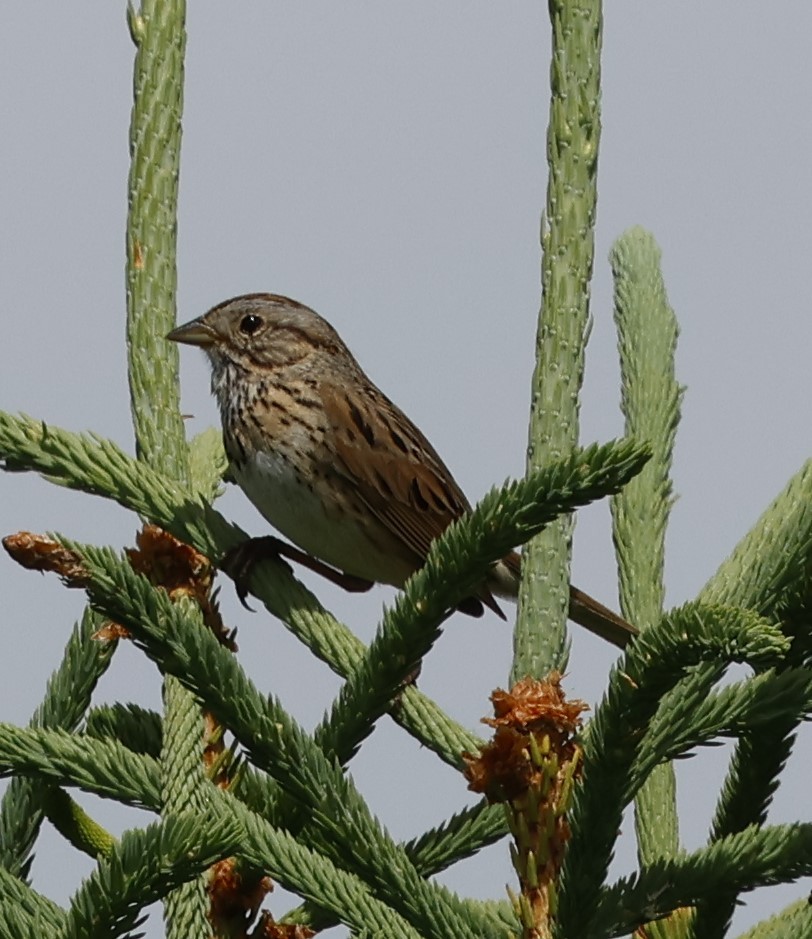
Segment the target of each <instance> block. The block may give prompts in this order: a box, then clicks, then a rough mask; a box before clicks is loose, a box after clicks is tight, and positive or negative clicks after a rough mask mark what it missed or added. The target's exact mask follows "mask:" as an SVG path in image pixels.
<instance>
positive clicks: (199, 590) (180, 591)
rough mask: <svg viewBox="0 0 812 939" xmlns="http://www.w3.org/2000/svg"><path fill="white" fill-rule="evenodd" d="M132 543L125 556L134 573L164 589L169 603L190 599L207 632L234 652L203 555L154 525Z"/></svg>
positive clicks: (144, 529)
mask: <svg viewBox="0 0 812 939" xmlns="http://www.w3.org/2000/svg"><path fill="white" fill-rule="evenodd" d="M135 543H136V546H137V547H135V548H128V549H127V551H126V552H125V553H126V555H127V558H128V560H129V562H130V564H131V565H132V568H133V570H134V571H136V573H138V574H143V575H144V576H145V577H147V578H148V579H149V580H150V581H151V582H152V583H153V584H155V585H156V586H157V587H163V588H164V590H166V592H167V593H168V594H169V596H170V597H171V598H172V600H178V599H179V598H180V597H189V598H190V599H192V600H195V601H197V603H198V604H199V605H200V609H201V610H202V611H203V619H204V620H205V622H206V625H207V626H208V627H209V629H210V630H211V631H212V632H213V633H214V635H215V636H217V638H218V639H219V640H220V642H221V643H222V644H223V645H224V646H225V647H226V648H227V649H230V650H231V651H232V652H236V650H237V644H236V643H235V642H234V633H233V632H232V631H230V630H227V629H226V627H225V625H224V624H223V620H222V617H221V616H220V610H219V608H218V606H217V603H216V601H215V600H214V598H213V597H212V592H211V587H212V581H213V579H214V569H213V567H212V565H211V562H210V561H209V559H208V558H207V557H206V556H205V554H201V553H200V552H199V551H197V550H196V549H195V548H193V547H191V545H188V544H185V543H184V542H183V541H179V540H178V539H177V538H176V537H175V536H174V535H170V534H169V532H168V531H164V530H163V529H162V528H159V527H158V526H157V525H149V524H148V525H144V527H143V528H142V529H141V531H140V532H139V533H138V534H137V535H136V538H135Z"/></svg>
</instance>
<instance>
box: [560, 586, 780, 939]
mask: <svg viewBox="0 0 812 939" xmlns="http://www.w3.org/2000/svg"><path fill="white" fill-rule="evenodd" d="M788 649H789V641H788V640H787V638H786V637H785V636H784V635H783V634H782V633H781V631H780V630H779V629H778V628H777V627H776V626H774V625H772V624H771V623H769V622H767V621H766V620H764V619H762V618H761V617H759V616H758V615H756V614H755V613H752V612H750V611H747V610H738V609H735V608H730V607H711V606H703V605H697V604H688V605H687V606H685V607H683V608H681V609H678V610H674V611H672V612H670V613H669V614H667V615H666V616H664V617H663V619H662V620H661V621H660V622H659V623H656V624H654V625H652V626H650V627H649V628H648V629H647V630H645V632H644V633H642V634H641V635H640V636H639V637H638V638H637V639H636V640H635V641H634V642H633V643H632V644H631V645H630V646H629V648H628V650H627V651H626V653H625V655H624V656H623V658H622V659H621V661H620V662H619V663H618V665H616V666H615V667H614V668H613V670H612V673H611V674H610V678H609V687H608V689H607V691H606V694H605V696H604V699H603V701H602V702H601V703H600V705H599V706H598V707H597V709H596V711H595V716H594V718H593V720H592V721H591V722H590V724H589V727H588V728H587V732H586V734H585V739H584V774H583V779H582V780H581V784H580V785H579V786H578V787H576V789H575V791H574V797H573V805H572V810H571V813H570V822H571V826H572V839H571V841H570V844H569V847H568V850H567V855H566V858H565V862H564V867H563V869H562V873H561V884H560V896H559V921H558V923H557V935H558V936H560V937H569V936H579V935H582V934H586V931H587V930H589V929H591V928H593V926H594V916H595V912H596V904H597V899H598V895H599V890H600V887H601V885H602V884H603V883H604V881H605V878H606V873H607V870H608V866H609V862H610V860H611V857H612V851H613V846H614V843H615V840H616V838H617V832H618V830H619V828H620V823H621V817H622V813H623V809H624V807H625V806H626V805H627V804H628V803H629V802H630V800H631V799H633V798H634V796H635V795H636V793H637V792H638V791H639V789H640V787H641V786H642V784H643V783H644V782H645V779H646V777H645V776H644V775H640V774H637V775H635V774H633V772H632V771H633V769H634V767H635V761H636V759H637V756H638V754H639V751H640V747H641V745H642V741H643V739H644V735H645V732H646V729H647V727H648V725H649V722H650V721H651V720H652V718H653V717H654V715H655V713H656V712H657V709H658V707H659V706H660V702H661V700H662V698H663V696H664V693H665V692H667V691H669V690H671V689H673V688H674V687H675V686H676V685H677V684H678V682H679V681H680V680H681V679H682V678H684V677H685V676H686V674H688V672H689V670H690V669H691V668H692V667H693V666H695V665H697V664H698V663H700V662H703V661H708V660H711V661H714V660H715V661H719V662H722V663H724V664H728V663H731V662H748V663H749V664H751V665H756V666H759V665H769V664H772V663H775V662H776V661H778V660H779V659H780V657H781V656H782V655H785V654H786V652H787V650H788Z"/></svg>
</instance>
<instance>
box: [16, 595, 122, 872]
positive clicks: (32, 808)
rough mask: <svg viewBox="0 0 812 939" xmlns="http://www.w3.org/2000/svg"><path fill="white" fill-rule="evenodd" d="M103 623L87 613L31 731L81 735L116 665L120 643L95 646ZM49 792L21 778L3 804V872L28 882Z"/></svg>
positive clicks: (72, 634)
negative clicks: (90, 706)
mask: <svg viewBox="0 0 812 939" xmlns="http://www.w3.org/2000/svg"><path fill="white" fill-rule="evenodd" d="M100 625H101V620H100V619H99V617H98V616H97V615H96V614H95V613H93V612H92V611H91V610H89V609H87V610H85V612H84V614H83V616H82V619H81V621H80V622H79V623H77V624H76V626H75V627H74V629H73V631H72V632H71V635H70V637H69V639H68V642H67V645H66V646H65V652H64V655H63V658H62V662H61V663H60V665H59V667H58V668H57V670H56V671H55V672H54V673H53V675H52V676H51V678H50V679H49V681H48V685H47V688H46V690H45V696H44V697H43V699H42V701H41V703H40V704H39V706H38V707H37V709H36V711H35V712H34V715H33V717H32V718H31V722H30V724H29V727H31V728H53V729H57V728H62V729H63V730H67V731H70V730H73V729H75V728H76V727H77V726H78V724H79V722H80V721H81V719H82V717H83V715H84V713H85V711H86V709H87V707H88V704H89V703H90V696H91V694H92V693H93V691H94V689H95V687H96V685H97V683H98V681H99V679H100V678H101V676H102V675H103V674H104V673H105V671H106V670H107V667H108V666H109V664H110V661H111V658H112V655H113V652H114V650H115V643H114V642H108V643H101V642H95V641H94V640H93V634H94V633H95V632H96V630H97V629H98V628H99V626H100ZM46 788H47V787H44V786H43V785H42V784H41V782H38V781H37V780H36V779H33V778H29V777H24V776H15V777H14V778H13V779H12V780H11V783H10V784H9V786H8V789H7V790H6V792H5V793H4V795H3V799H2V803H0V867H3V868H5V869H6V870H7V871H11V872H12V873H14V874H17V875H18V876H19V877H22V878H23V879H26V878H27V877H28V872H29V869H30V866H31V851H32V848H33V845H34V842H35V840H36V837H37V834H38V832H39V827H40V823H41V821H42V818H43V806H42V800H43V798H45V796H46Z"/></svg>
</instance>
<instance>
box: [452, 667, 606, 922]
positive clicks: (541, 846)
mask: <svg viewBox="0 0 812 939" xmlns="http://www.w3.org/2000/svg"><path fill="white" fill-rule="evenodd" d="M491 701H492V703H493V709H494V716H493V717H492V718H485V719H484V721H483V723H486V724H489V725H490V726H491V727H493V728H495V733H494V735H493V739H492V740H491V741H490V742H489V743H488V744H486V745H485V746H484V747H483V748H482V751H481V753H480V754H479V755H477V756H474V755H472V754H470V753H468V754H464V757H465V760H466V763H467V766H466V769H465V775H466V778H467V779H468V782H469V788H470V789H472V790H473V791H474V792H482V793H484V794H485V795H486V796H487V798H488V800H489V801H491V802H505V803H507V805H508V808H509V819H510V825H511V831H512V835H513V839H514V843H513V845H512V846H511V855H512V859H513V866H514V868H515V870H516V873H517V875H518V877H519V885H520V893H519V895H518V896H514V897H513V900H514V905H515V908H516V912H517V915H518V917H519V919H520V921H521V923H522V930H523V932H522V935H523V937H524V939H542V937H547V936H549V935H550V934H551V923H552V918H553V917H554V915H555V906H556V903H555V884H556V878H557V876H558V872H559V870H560V868H561V864H562V861H563V858H564V849H565V846H566V843H567V841H568V840H569V826H568V824H567V819H566V810H567V808H568V806H569V803H570V800H571V795H572V785H573V782H574V780H575V779H576V778H577V776H578V773H579V767H580V756H581V751H580V747H579V745H578V743H577V741H576V734H577V732H578V731H579V730H580V727H581V714H582V713H583V712H584V711H585V710H586V707H587V706H586V704H585V703H584V702H583V701H579V700H577V699H576V700H572V701H568V700H567V698H566V696H565V695H564V691H563V689H562V687H561V675H560V674H559V673H558V672H552V673H551V674H550V675H549V676H548V677H547V678H546V679H544V680H542V681H538V680H535V679H531V678H525V679H522V680H521V681H519V682H517V683H516V684H515V685H514V686H513V687H512V688H511V689H510V691H502V690H501V689H499V690H497V691H495V692H494V693H493V694H492V695H491Z"/></svg>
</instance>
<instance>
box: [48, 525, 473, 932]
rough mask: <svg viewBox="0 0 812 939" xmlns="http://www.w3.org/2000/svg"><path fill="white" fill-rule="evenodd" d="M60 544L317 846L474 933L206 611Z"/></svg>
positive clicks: (94, 597) (463, 910) (104, 555)
mask: <svg viewBox="0 0 812 939" xmlns="http://www.w3.org/2000/svg"><path fill="white" fill-rule="evenodd" d="M63 544H64V545H65V546H66V547H67V548H69V549H70V550H72V551H74V552H76V553H77V554H78V556H79V557H80V559H81V561H82V563H83V565H84V567H85V568H86V570H87V573H88V575H89V578H90V583H89V585H88V588H87V589H88V593H89V595H90V597H91V601H92V603H93V605H94V607H96V608H97V609H99V610H100V611H102V612H103V613H104V614H105V615H107V616H109V617H110V618H111V619H113V620H115V621H116V622H119V623H121V624H122V625H124V626H126V627H127V628H128V629H129V630H130V632H131V634H132V637H133V640H134V641H135V643H136V644H137V645H139V646H140V647H141V648H143V649H144V650H145V652H146V653H147V655H149V656H150V658H154V659H155V660H156V661H157V662H158V664H159V666H160V667H161V669H162V671H164V672H165V673H170V674H172V675H174V676H175V677H177V678H178V679H179V680H180V681H181V682H182V683H183V684H184V685H185V686H186V687H187V688H188V689H189V690H191V691H192V692H194V693H195V694H197V695H198V696H199V698H200V699H201V701H205V704H206V707H207V708H208V709H209V710H210V711H211V712H212V713H213V714H214V716H215V717H216V718H217V720H218V721H220V722H221V723H222V724H224V725H225V726H226V727H228V728H229V730H231V731H232V732H233V734H234V736H235V737H236V738H237V740H239V742H240V743H241V744H242V746H243V747H244V748H245V751H246V753H247V755H248V757H249V759H251V760H252V762H254V763H256V765H257V766H258V767H259V768H260V769H262V770H264V771H265V772H267V773H269V774H270V775H272V776H273V777H274V778H275V779H276V780H277V782H278V783H279V785H280V786H281V787H282V789H283V790H284V791H285V792H286V794H287V795H288V796H289V797H291V798H292V799H293V800H294V801H295V802H298V803H299V804H301V805H302V806H304V807H306V808H307V811H308V816H309V819H310V822H311V829H310V830H311V833H312V835H313V836H314V839H316V840H315V843H316V846H317V847H318V849H319V850H321V851H323V852H324V853H325V854H326V856H327V857H329V858H330V859H331V860H332V861H333V862H334V863H335V864H337V865H339V866H346V865H348V864H350V865H351V866H352V869H353V870H354V871H356V872H358V873H359V874H360V875H362V876H363V878H364V879H365V880H366V881H367V882H368V883H369V884H370V886H371V887H372V889H373V890H374V892H375V893H376V896H379V898H380V899H382V900H384V901H385V902H386V903H387V904H390V905H391V906H392V907H394V908H395V909H396V910H398V912H399V913H401V915H403V916H404V918H406V919H407V920H409V921H410V922H413V923H419V924H421V927H422V928H428V927H427V925H426V924H428V923H438V922H439V923H440V924H441V927H437V926H435V927H434V928H435V929H436V928H439V929H440V931H439V932H437V936H438V937H443V936H448V937H451V936H456V937H459V939H463V937H465V936H475V935H478V933H477V924H476V922H475V920H474V919H473V918H472V914H471V910H470V909H468V908H467V907H465V906H464V904H462V903H461V901H459V900H458V899H457V898H456V897H454V896H453V895H452V894H451V893H450V892H449V891H447V890H446V889H445V888H442V887H440V886H439V885H436V884H429V883H427V882H426V881H425V880H423V879H422V877H421V876H420V874H419V872H418V871H417V870H416V869H415V868H414V866H413V865H412V863H411V862H410V861H409V859H408V857H407V856H406V854H405V852H404V851H403V849H402V848H400V847H398V846H397V845H396V844H395V843H394V842H393V841H392V839H391V838H390V837H389V835H388V834H387V833H386V832H385V831H384V829H383V828H382V826H381V825H380V823H379V822H377V820H376V819H374V818H373V816H372V815H371V814H370V812H369V810H368V808H367V807H366V804H365V803H364V801H363V800H362V799H361V797H360V796H359V794H358V793H357V790H356V789H355V787H354V785H353V784H352V782H351V780H350V779H349V778H348V777H347V776H345V775H344V773H343V770H342V768H341V766H340V765H339V764H338V763H336V762H335V761H333V760H330V759H328V758H327V757H326V756H325V754H324V753H323V751H322V750H321V749H320V748H319V747H318V746H317V745H316V744H315V743H314V742H313V740H312V738H310V737H309V735H307V734H305V733H304V732H303V731H302V730H301V728H299V727H298V726H297V725H296V723H295V722H294V721H293V720H292V719H291V718H290V717H289V715H287V714H286V713H285V711H284V710H283V709H282V708H281V706H280V705H279V703H278V702H277V701H276V700H275V699H273V698H265V697H264V696H262V695H260V693H259V692H258V691H257V689H256V688H255V686H254V684H253V682H251V681H250V679H248V677H247V676H246V675H245V672H244V671H243V669H242V668H241V667H240V665H239V663H238V662H237V661H236V660H235V658H234V656H233V655H232V654H231V653H230V652H228V651H227V650H226V649H224V648H223V647H222V646H221V645H220V644H219V643H218V641H217V639H216V638H215V637H214V635H213V634H212V633H211V632H209V631H208V630H207V629H205V628H204V627H203V625H202V620H201V619H200V616H199V614H198V615H196V616H195V615H194V614H193V611H191V610H190V609H184V610H181V609H179V608H178V607H177V606H176V605H173V604H172V603H171V602H170V601H169V598H168V597H167V595H166V594H165V593H163V592H162V591H159V590H156V589H155V588H154V587H153V586H152V585H151V584H150V583H149V582H148V581H147V580H146V579H145V578H144V577H142V576H140V575H137V574H135V572H134V571H133V570H132V568H131V567H130V566H129V564H128V563H127V562H126V561H124V560H122V559H120V558H118V557H116V555H115V554H114V552H112V551H111V550H110V549H104V548H95V547H91V546H79V545H76V544H73V543H72V542H69V541H67V540H65V539H63Z"/></svg>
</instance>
